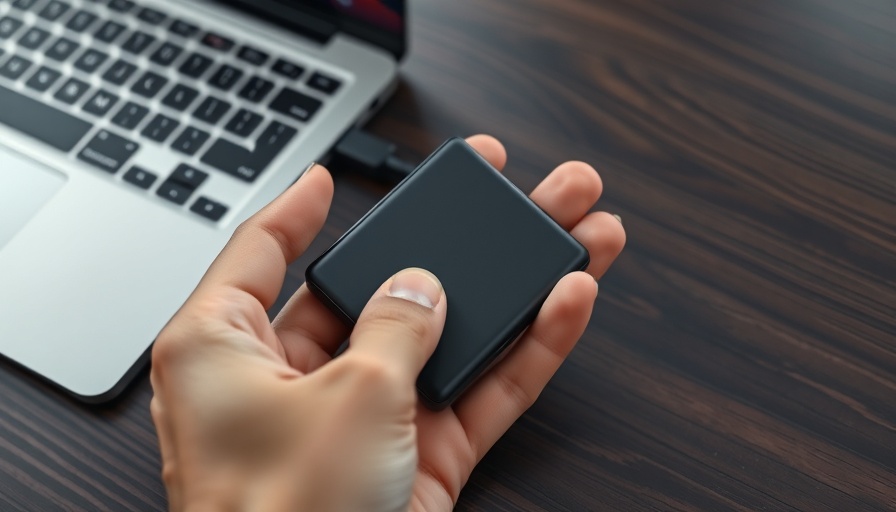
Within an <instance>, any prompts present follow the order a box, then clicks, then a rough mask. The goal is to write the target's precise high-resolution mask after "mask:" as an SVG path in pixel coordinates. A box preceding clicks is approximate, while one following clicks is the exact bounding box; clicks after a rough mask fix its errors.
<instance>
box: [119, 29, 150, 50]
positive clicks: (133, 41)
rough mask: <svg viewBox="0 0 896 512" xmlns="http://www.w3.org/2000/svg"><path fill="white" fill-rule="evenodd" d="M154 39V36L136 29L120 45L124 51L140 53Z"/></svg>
mask: <svg viewBox="0 0 896 512" xmlns="http://www.w3.org/2000/svg"><path fill="white" fill-rule="evenodd" d="M155 40H156V38H155V37H153V36H151V35H149V34H147V33H146V32H141V31H139V30H138V31H136V32H134V33H133V34H131V37H129V38H128V39H127V41H125V42H124V45H122V47H121V48H122V49H123V50H124V51H126V52H129V53H133V54H134V55H140V54H141V53H143V51H144V50H146V48H148V47H149V45H151V44H152V43H153V42H154V41H155Z"/></svg>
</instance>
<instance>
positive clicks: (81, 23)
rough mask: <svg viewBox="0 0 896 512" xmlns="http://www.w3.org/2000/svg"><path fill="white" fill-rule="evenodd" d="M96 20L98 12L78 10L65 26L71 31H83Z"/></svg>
mask: <svg viewBox="0 0 896 512" xmlns="http://www.w3.org/2000/svg"><path fill="white" fill-rule="evenodd" d="M94 21H96V14H93V13H92V12H89V11H78V12H76V13H75V15H74V16H72V19H70V20H68V23H66V24H65V26H66V27H67V28H68V29H69V30H71V31H74V32H78V33H81V32H84V31H85V30H87V29H88V28H90V26H91V25H93V22H94Z"/></svg>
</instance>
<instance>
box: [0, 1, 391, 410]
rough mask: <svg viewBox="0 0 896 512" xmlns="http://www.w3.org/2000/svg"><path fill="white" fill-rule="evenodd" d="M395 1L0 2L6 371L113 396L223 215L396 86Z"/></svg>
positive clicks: (266, 189) (245, 207)
mask: <svg viewBox="0 0 896 512" xmlns="http://www.w3.org/2000/svg"><path fill="white" fill-rule="evenodd" d="M60 11H61V13H60ZM403 14H404V5H403V3H402V2H395V1H388V0H385V1H368V2H364V1H357V2H352V1H347V0H343V1H333V2H330V1H324V0H292V1H290V0H254V1H252V2H243V1H229V2H226V3H225V2H217V1H209V0H200V1H190V2H182V1H173V0H172V1H166V0H134V1H133V2H131V1H126V0H122V1H119V0H99V1H88V0H66V1H65V2H56V1H53V0H0V353H2V355H3V356H4V357H5V358H6V359H7V361H5V362H3V363H2V365H4V366H7V368H8V367H9V365H10V364H11V363H10V362H12V363H13V364H18V365H21V366H23V367H25V368H27V369H28V370H30V371H32V372H35V373H36V374H38V375H40V376H42V377H44V378H46V379H48V380H49V381H51V382H53V383H55V384H57V385H58V386H61V387H62V388H64V389H65V390H67V391H68V392H70V393H72V394H74V395H75V396H77V397H79V398H80V399H82V400H85V401H92V402H99V401H104V400H108V399H110V398H112V397H114V396H116V395H117V394H118V393H120V391H121V390H122V388H123V387H124V386H125V385H126V384H127V383H128V381H129V380H130V379H131V378H132V377H133V376H134V375H135V374H136V373H137V372H138V371H139V369H140V368H141V366H142V364H143V363H144V362H145V361H146V359H147V355H148V348H149V347H150V345H151V343H152V341H153V340H154V339H155V337H156V335H157V334H158V333H159V331H160V330H161V329H162V328H163V327H164V325H165V324H166V322H167V321H168V320H169V318H170V317H171V316H172V315H173V314H174V313H175V312H176V311H177V309H178V308H179V307H180V305H181V304H182V303H183V302H184V300H185V299H186V298H187V297H188V295H189V294H190V292H191V291H192V290H193V288H194V287H195V286H196V284H197V283H198V281H199V279H200V278H201V276H202V275H203V273H204V272H205V270H206V269H207V268H208V266H209V264H210V263H211V262H212V261H213V259H214V258H215V256H216V255H217V254H218V253H219V251H220V250H221V249H222V247H223V246H224V245H225V243H226V242H227V240H228V239H229V237H230V235H231V234H232V232H233V230H234V229H235V228H236V226H237V225H238V224H239V223H240V222H241V221H243V220H244V219H246V218H247V217H249V216H250V215H251V214H252V213H254V212H256V211H257V210H258V209H260V208H261V207H262V206H264V205H265V204H267V203H268V202H270V201H271V200H272V199H273V198H274V197H276V196H277V195H278V194H279V193H280V192H282V191H283V190H284V189H285V188H286V187H288V186H289V185H290V184H291V183H293V182H294V181H295V180H296V179H297V178H298V177H299V175H300V173H301V172H302V171H303V170H304V169H305V167H306V166H307V165H308V164H309V163H310V162H312V161H314V160H316V159H318V158H320V157H321V156H322V155H323V154H325V153H326V152H327V150H328V149H329V148H330V146H331V145H332V144H333V143H334V142H335V141H336V140H337V139H338V138H339V137H340V135H341V134H342V133H344V132H345V130H347V129H348V128H349V127H350V126H352V125H354V124H356V123H358V122H360V121H362V120H364V119H365V118H366V117H367V116H368V115H369V114H370V112H371V111H372V109H373V107H374V106H375V105H377V104H379V103H380V102H381V101H382V100H383V99H384V98H385V97H386V96H387V95H388V94H389V93H390V92H391V91H392V90H393V89H394V84H395V81H396V76H397V64H398V61H399V60H400V58H401V56H402V54H403V52H404V37H405V34H404V20H403ZM122 27H123V28H122ZM116 31H117V32H118V34H115V32H116ZM147 41H150V42H149V43H147ZM71 46H75V47H76V48H77V49H76V50H75V51H72V52H71V54H70V55H68V56H66V53H67V52H69V50H71ZM63 57H64V58H63ZM98 60H99V61H101V63H100V64H97V61H98ZM23 67H24V68H26V69H25V70H24V71H22V68H23ZM48 83H50V85H47V84H48ZM76 96H77V98H75V97H76ZM225 107H227V108H226V109H225Z"/></svg>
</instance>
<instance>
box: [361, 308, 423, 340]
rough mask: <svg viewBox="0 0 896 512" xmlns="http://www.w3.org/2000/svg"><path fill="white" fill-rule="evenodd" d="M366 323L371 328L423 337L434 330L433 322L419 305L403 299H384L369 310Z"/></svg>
mask: <svg viewBox="0 0 896 512" xmlns="http://www.w3.org/2000/svg"><path fill="white" fill-rule="evenodd" d="M365 323H366V325H367V327H368V328H369V329H370V330H373V331H382V332H387V333H391V334H392V335H393V336H397V335H403V336H406V337H410V338H412V339H423V338H425V337H426V336H429V335H430V333H431V332H432V322H431V321H430V319H429V318H427V316H426V315H424V314H423V313H422V312H421V311H419V308H418V307H413V305H412V304H411V303H409V302H407V301H405V300H401V299H394V298H388V299H382V300H380V301H379V302H378V303H377V304H376V305H375V307H373V308H370V310H369V311H368V312H367V315H366V318H365Z"/></svg>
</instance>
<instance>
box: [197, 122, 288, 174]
mask: <svg viewBox="0 0 896 512" xmlns="http://www.w3.org/2000/svg"><path fill="white" fill-rule="evenodd" d="M297 133H298V131H297V130H296V129H295V128H291V127H289V126H286V125H285V124H282V123H279V122H277V121H273V122H271V124H269V125H268V127H267V128H265V130H264V132H262V134H261V136H260V137H258V140H257V141H256V142H255V148H254V150H248V149H246V148H245V147H243V146H238V145H236V144H234V143H232V142H230V141H228V140H225V139H218V140H216V141H215V143H214V144H212V147H211V148H209V150H208V151H206V153H205V155H203V156H202V163H204V164H206V165H209V166H211V167H214V168H215V169H218V170H220V171H222V172H225V173H227V174H230V175H231V176H235V177H237V178H239V179H241V180H244V181H249V182H252V181H255V179H256V178H258V176H259V175H261V173H262V172H264V170H265V168H267V166H268V165H270V164H271V162H273V161H274V158H276V157H277V155H278V154H280V152H281V151H282V150H283V148H285V147H286V145H287V144H289V141H290V140H292V138H293V137H295V135H296V134H297Z"/></svg>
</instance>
